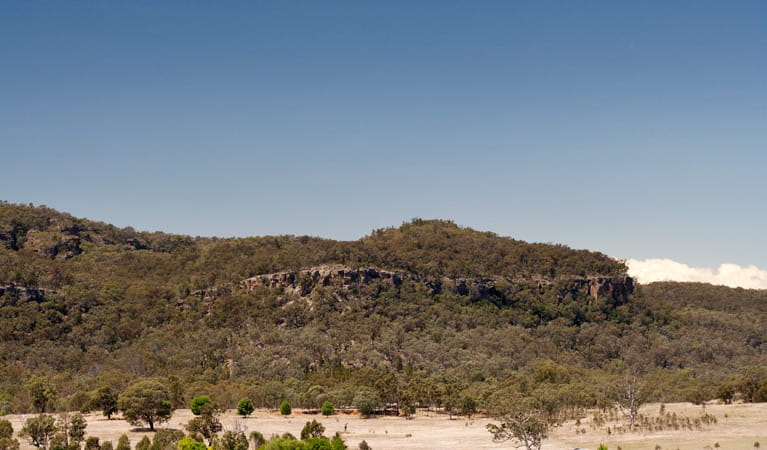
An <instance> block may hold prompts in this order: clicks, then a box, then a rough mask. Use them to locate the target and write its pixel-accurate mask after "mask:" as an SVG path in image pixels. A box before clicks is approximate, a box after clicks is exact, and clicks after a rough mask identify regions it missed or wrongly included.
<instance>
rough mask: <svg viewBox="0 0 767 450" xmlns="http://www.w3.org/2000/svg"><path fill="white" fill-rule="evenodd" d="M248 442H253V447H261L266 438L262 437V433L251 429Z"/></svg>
mask: <svg viewBox="0 0 767 450" xmlns="http://www.w3.org/2000/svg"><path fill="white" fill-rule="evenodd" d="M249 438H250V442H252V443H253V447H254V448H258V447H261V446H262V445H264V444H265V443H266V438H264V435H263V434H261V433H259V432H258V431H251V432H250V436H249Z"/></svg>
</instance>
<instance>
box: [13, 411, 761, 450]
mask: <svg viewBox="0 0 767 450" xmlns="http://www.w3.org/2000/svg"><path fill="white" fill-rule="evenodd" d="M658 411H659V405H657V404H654V405H647V406H646V407H644V408H643V410H642V413H643V414H645V415H648V416H652V415H657V414H658ZM705 411H706V413H708V414H711V415H713V416H715V417H716V418H717V423H716V424H714V425H711V426H703V427H701V429H696V430H694V431H690V430H677V431H674V430H670V431H668V430H663V431H654V432H652V433H640V432H632V433H623V434H616V433H612V434H608V433H607V427H611V430H612V429H614V426H615V425H620V423H619V422H616V423H610V422H608V423H605V424H603V425H602V426H600V427H597V428H594V427H592V423H591V422H592V421H591V420H590V419H585V420H582V421H581V424H580V426H577V427H576V425H575V423H574V422H568V423H565V424H564V425H562V426H561V427H559V428H557V429H556V430H554V432H553V433H552V435H551V437H550V438H549V439H547V440H546V441H545V443H544V446H543V448H544V449H546V450H564V449H568V450H569V449H573V448H585V449H596V448H597V446H598V445H599V444H600V443H603V444H605V445H607V446H608V448H609V449H610V450H615V449H617V448H618V447H619V446H620V448H621V449H622V450H640V449H649V450H655V449H656V448H657V447H656V446H660V448H661V449H664V450H666V449H671V450H676V449H679V450H692V449H696V450H702V449H712V450H714V449H715V448H716V447H715V444H717V443H718V444H719V449H721V450H730V449H736V450H737V449H742V450H750V449H753V448H754V442H759V443H760V444H761V446H762V447H763V448H765V446H767V404H736V405H727V406H725V405H708V406H706V410H705ZM666 412H668V413H671V414H673V413H676V414H677V415H678V416H687V417H691V418H694V417H700V416H701V415H702V414H703V409H702V408H701V407H700V406H693V405H691V404H689V403H678V404H668V405H666ZM26 417H28V416H23V415H13V416H6V417H5V418H6V419H9V420H10V421H11V422H12V424H13V427H14V429H15V430H16V431H18V430H19V429H20V428H21V426H22V423H23V421H24V419H25V418H26ZM191 417H192V414H191V412H190V411H189V410H178V411H176V412H175V413H174V415H173V418H172V419H171V421H170V422H169V423H167V424H163V425H162V426H163V427H170V428H182V424H184V423H186V422H188V421H189V419H190V418H191ZM312 419H316V420H318V421H320V422H322V423H323V424H324V425H325V427H326V435H332V434H334V433H335V432H336V431H338V432H341V435H342V436H343V438H344V440H345V441H346V443H347V445H349V447H350V449H356V448H357V444H358V443H359V442H360V441H362V440H365V441H367V442H368V444H370V445H371V447H372V448H373V449H375V450H383V449H398V450H401V449H484V448H511V445H510V444H509V443H508V442H506V443H494V442H493V441H492V440H491V436H490V433H488V432H487V430H486V429H485V425H486V424H487V423H489V422H490V420H489V419H485V418H479V419H473V420H467V419H466V418H464V417H457V418H453V419H452V420H451V419H450V418H448V417H445V416H441V415H440V416H426V415H419V416H417V417H416V418H414V419H412V420H406V419H404V418H400V417H380V418H372V419H363V418H361V417H359V416H358V415H353V414H337V415H334V416H331V417H323V416H321V415H319V414H301V413H300V412H295V411H294V414H293V415H291V416H289V417H281V416H280V415H279V414H278V413H277V412H269V411H257V412H256V413H254V414H253V415H252V416H251V417H249V418H247V419H241V418H239V417H238V416H236V415H235V414H234V411H227V413H226V414H225V415H224V416H223V420H222V422H223V424H224V427H225V429H237V428H240V429H245V430H246V433H249V432H251V431H260V432H261V433H263V434H264V435H265V436H267V437H268V436H270V435H271V434H273V433H280V434H281V433H284V432H290V433H292V434H294V435H296V436H298V435H300V432H301V428H302V427H303V425H304V423H306V421H308V420H312ZM87 420H88V428H87V434H88V435H90V436H98V437H99V438H100V439H101V440H102V441H104V440H109V441H112V442H113V443H116V442H117V439H118V437H119V436H120V435H121V434H122V433H127V434H128V437H129V438H130V440H131V444H132V445H134V444H135V443H136V442H138V441H139V440H140V439H141V438H142V437H143V436H145V435H149V436H150V437H151V433H149V432H148V431H144V430H137V429H134V428H133V427H131V426H130V425H129V424H128V423H126V422H125V421H123V420H119V419H113V420H106V418H104V417H103V416H101V415H99V414H96V413H93V414H88V415H87ZM344 427H346V430H345V431H344ZM576 429H577V430H583V429H585V430H586V432H585V434H583V433H582V432H580V431H578V432H577V431H576ZM31 448H32V447H31V446H29V444H28V443H27V442H26V441H23V442H22V449H31Z"/></svg>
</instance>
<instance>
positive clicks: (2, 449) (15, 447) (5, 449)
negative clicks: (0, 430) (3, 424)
mask: <svg viewBox="0 0 767 450" xmlns="http://www.w3.org/2000/svg"><path fill="white" fill-rule="evenodd" d="M19 447H20V445H19V441H18V440H16V439H12V438H0V450H19Z"/></svg>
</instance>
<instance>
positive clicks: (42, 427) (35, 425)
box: [19, 414, 57, 449]
mask: <svg viewBox="0 0 767 450" xmlns="http://www.w3.org/2000/svg"><path fill="white" fill-rule="evenodd" d="M56 431H57V429H56V420H55V419H54V418H53V416H50V415H48V414H40V415H39V416H35V417H30V418H29V419H27V420H26V421H25V422H24V426H23V427H22V428H21V430H20V431H19V437H23V438H27V439H28V440H29V443H30V444H32V445H34V446H35V447H38V448H43V449H45V448H47V447H48V442H49V441H50V440H51V438H53V436H54V435H55V434H56Z"/></svg>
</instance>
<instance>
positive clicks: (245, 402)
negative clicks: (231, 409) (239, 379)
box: [237, 398, 256, 417]
mask: <svg viewBox="0 0 767 450" xmlns="http://www.w3.org/2000/svg"><path fill="white" fill-rule="evenodd" d="M255 410H256V407H255V406H253V402H252V401H250V399H249V398H243V399H242V400H240V402H239V403H237V414H239V415H241V416H245V417H248V416H249V415H251V414H253V411H255Z"/></svg>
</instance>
